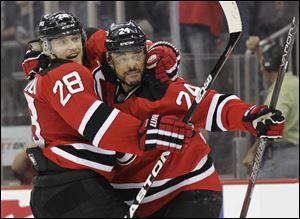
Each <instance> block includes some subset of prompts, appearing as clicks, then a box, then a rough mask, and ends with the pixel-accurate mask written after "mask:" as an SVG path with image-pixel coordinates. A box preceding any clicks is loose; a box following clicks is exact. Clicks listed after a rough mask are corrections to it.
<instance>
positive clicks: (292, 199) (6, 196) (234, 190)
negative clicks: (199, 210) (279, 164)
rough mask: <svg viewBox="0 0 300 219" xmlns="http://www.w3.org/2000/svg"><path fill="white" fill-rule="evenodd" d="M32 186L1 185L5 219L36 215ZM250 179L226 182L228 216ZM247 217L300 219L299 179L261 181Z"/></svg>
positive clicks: (237, 208)
mask: <svg viewBox="0 0 300 219" xmlns="http://www.w3.org/2000/svg"><path fill="white" fill-rule="evenodd" d="M30 189H31V187H30V186H14V187H12V186H11V187H1V218H12V217H18V218H25V217H33V216H32V213H31V209H30V206H29V199H30ZM246 189H247V181H245V180H243V181H241V180H239V181H236V180H231V181H223V195H224V203H223V212H222V215H223V217H225V218H238V217H239V215H240V210H241V207H242V203H243V200H244V195H245V193H246ZM252 197H253V198H252V201H251V204H250V208H249V211H248V216H247V217H249V218H250V217H258V218H267V217H269V218H270V217H271V218H288V217H294V218H299V180H298V179H288V180H265V181H259V180H258V182H257V185H256V186H255V189H254V193H253V196H252Z"/></svg>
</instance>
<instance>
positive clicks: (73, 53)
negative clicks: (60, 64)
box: [51, 34, 83, 64]
mask: <svg viewBox="0 0 300 219" xmlns="http://www.w3.org/2000/svg"><path fill="white" fill-rule="evenodd" d="M51 48H52V50H51V53H53V54H55V55H56V57H57V58H60V59H68V60H72V61H75V62H78V63H79V64H82V56H83V48H82V41H81V36H80V34H74V35H69V36H63V37H59V38H56V39H53V40H51Z"/></svg>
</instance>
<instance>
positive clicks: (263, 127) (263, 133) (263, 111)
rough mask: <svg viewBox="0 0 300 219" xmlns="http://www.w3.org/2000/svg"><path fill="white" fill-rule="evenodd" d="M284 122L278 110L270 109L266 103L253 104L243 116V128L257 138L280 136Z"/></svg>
mask: <svg viewBox="0 0 300 219" xmlns="http://www.w3.org/2000/svg"><path fill="white" fill-rule="evenodd" d="M284 122H285V120H284V117H283V116H282V114H281V112H280V111H279V110H271V109H270V108H269V107H268V106H266V105H259V106H257V105H254V106H252V107H251V108H250V109H249V110H247V111H246V113H245V114H244V116H243V123H244V126H245V128H246V129H247V130H248V131H249V132H250V133H251V134H253V135H254V136H256V137H259V138H262V137H266V138H270V139H276V138H281V137H282V133H283V128H284Z"/></svg>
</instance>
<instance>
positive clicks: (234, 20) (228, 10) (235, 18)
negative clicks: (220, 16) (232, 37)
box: [219, 1, 242, 33]
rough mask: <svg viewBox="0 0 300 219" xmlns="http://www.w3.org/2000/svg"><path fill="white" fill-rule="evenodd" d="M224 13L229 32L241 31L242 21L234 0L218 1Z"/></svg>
mask: <svg viewBox="0 0 300 219" xmlns="http://www.w3.org/2000/svg"><path fill="white" fill-rule="evenodd" d="M219 3H220V5H221V7H222V9H223V12H224V14H225V17H226V20H227V25H228V29H229V33H235V32H242V21H241V16H240V12H239V9H238V6H237V4H236V2H235V1H219Z"/></svg>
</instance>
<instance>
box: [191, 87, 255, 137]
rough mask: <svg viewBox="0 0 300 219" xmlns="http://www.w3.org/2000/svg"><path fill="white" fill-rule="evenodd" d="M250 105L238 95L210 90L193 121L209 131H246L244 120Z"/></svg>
mask: <svg viewBox="0 0 300 219" xmlns="http://www.w3.org/2000/svg"><path fill="white" fill-rule="evenodd" d="M249 107H250V105H248V104H247V103H245V102H244V101H242V100H240V98H239V97H237V96H236V95H230V94H229V95H228V94H227V95H225V94H220V93H217V92H216V91H215V90H208V92H207V94H206V95H205V97H204V99H203V101H202V103H200V106H198V108H197V110H196V112H195V114H194V118H193V119H192V121H194V122H195V123H197V122H200V127H201V128H204V129H205V130H207V131H212V132H214V131H236V130H241V131H246V129H245V127H244V125H243V122H242V118H243V115H244V113H245V112H246V110H248V109H249Z"/></svg>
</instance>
